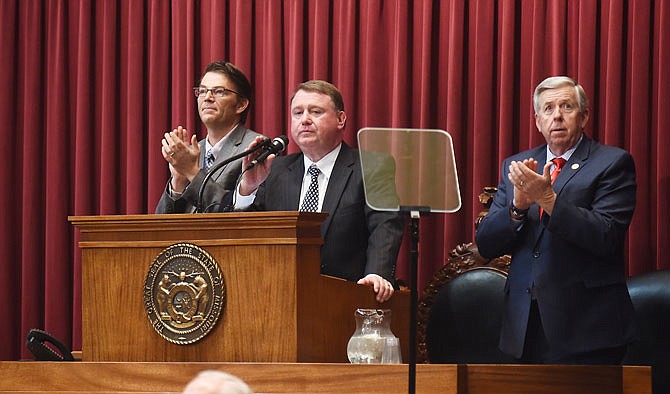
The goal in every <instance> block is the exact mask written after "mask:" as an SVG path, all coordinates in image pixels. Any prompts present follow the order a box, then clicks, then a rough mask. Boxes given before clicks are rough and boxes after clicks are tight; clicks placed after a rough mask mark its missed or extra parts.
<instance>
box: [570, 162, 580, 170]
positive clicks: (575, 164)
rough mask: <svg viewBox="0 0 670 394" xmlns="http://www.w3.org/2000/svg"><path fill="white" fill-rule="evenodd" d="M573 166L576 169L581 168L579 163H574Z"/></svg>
mask: <svg viewBox="0 0 670 394" xmlns="http://www.w3.org/2000/svg"><path fill="white" fill-rule="evenodd" d="M571 168H572V169H573V170H576V169H578V168H579V164H577V163H574V164H573V165H572V167H571Z"/></svg>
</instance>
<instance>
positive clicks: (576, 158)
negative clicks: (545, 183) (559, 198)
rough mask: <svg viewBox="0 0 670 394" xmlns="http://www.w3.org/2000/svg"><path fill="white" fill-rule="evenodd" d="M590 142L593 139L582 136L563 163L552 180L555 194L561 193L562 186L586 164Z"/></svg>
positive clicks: (589, 151)
mask: <svg viewBox="0 0 670 394" xmlns="http://www.w3.org/2000/svg"><path fill="white" fill-rule="evenodd" d="M592 143H593V140H591V139H589V138H586V136H584V138H583V139H582V142H581V143H580V144H579V146H578V147H577V149H576V150H575V152H574V153H573V154H572V156H570V160H568V162H567V163H565V166H563V169H562V170H561V172H560V173H559V174H558V177H556V180H555V181H554V186H553V187H554V191H555V192H556V194H557V195H560V194H561V191H563V187H564V186H565V185H566V184H567V183H568V182H569V181H570V179H572V177H573V176H575V175H577V173H578V172H579V171H580V170H581V169H582V168H583V167H584V166H585V165H586V161H587V160H588V158H589V154H590V153H591V145H592Z"/></svg>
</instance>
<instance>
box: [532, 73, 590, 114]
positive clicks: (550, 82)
mask: <svg viewBox="0 0 670 394" xmlns="http://www.w3.org/2000/svg"><path fill="white" fill-rule="evenodd" d="M563 86H571V87H574V88H575V95H576V96H577V104H578V105H579V112H581V113H584V112H585V111H586V110H587V109H588V108H589V99H588V98H587V97H586V92H584V88H583V87H582V85H580V84H578V83H577V82H575V80H574V79H572V78H570V77H566V76H562V75H561V76H556V77H549V78H547V79H545V80H544V81H542V82H540V84H539V85H537V87H536V88H535V93H533V109H534V110H535V113H536V114H539V113H540V111H541V109H540V95H541V94H542V92H544V91H545V90H549V89H556V88H560V87H563Z"/></svg>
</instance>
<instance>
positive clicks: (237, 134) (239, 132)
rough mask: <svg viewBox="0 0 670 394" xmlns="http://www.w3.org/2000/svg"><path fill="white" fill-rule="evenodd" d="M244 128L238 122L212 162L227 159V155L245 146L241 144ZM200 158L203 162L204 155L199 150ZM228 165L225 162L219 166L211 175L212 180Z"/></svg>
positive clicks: (229, 155)
mask: <svg viewBox="0 0 670 394" xmlns="http://www.w3.org/2000/svg"><path fill="white" fill-rule="evenodd" d="M245 131H246V129H245V128H244V127H243V126H242V125H241V124H238V125H237V126H236V127H235V128H234V129H233V131H231V132H230V134H228V136H227V137H225V138H226V140H225V141H224V143H223V146H222V147H221V150H220V151H219V155H218V156H217V157H216V160H215V161H214V164H217V163H220V162H222V161H223V160H226V159H228V158H229V157H232V156H234V155H236V154H238V153H241V152H242V151H243V150H244V149H245V148H246V147H245V146H242V140H243V138H244V132H245ZM200 157H201V160H202V162H203V163H204V162H205V156H204V153H202V152H201V155H200ZM229 165H230V163H228V164H226V165H225V166H223V167H221V168H220V169H219V171H218V172H217V173H216V174H214V175H213V176H212V178H213V180H216V179H218V178H219V177H220V176H221V175H222V174H223V173H224V172H225V170H226V168H227V167H228V166H229Z"/></svg>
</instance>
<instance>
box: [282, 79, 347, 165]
mask: <svg viewBox="0 0 670 394" xmlns="http://www.w3.org/2000/svg"><path fill="white" fill-rule="evenodd" d="M290 103H291V135H292V137H293V140H294V141H295V143H296V145H298V147H299V148H300V150H302V152H303V153H304V154H305V155H306V156H307V157H308V158H309V159H310V160H312V161H315V162H316V161H318V160H320V159H321V158H322V157H323V156H325V155H326V154H328V153H329V152H330V151H332V150H333V149H335V147H337V145H339V144H340V143H341V142H342V140H343V138H344V126H345V123H346V120H347V115H346V114H345V112H344V100H342V94H341V93H340V91H339V90H338V89H337V88H336V87H335V86H334V85H333V84H331V83H329V82H326V81H321V80H311V81H307V82H303V83H301V84H299V85H298V86H297V87H296V89H295V92H294V93H293V96H292V97H291V102H290Z"/></svg>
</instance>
